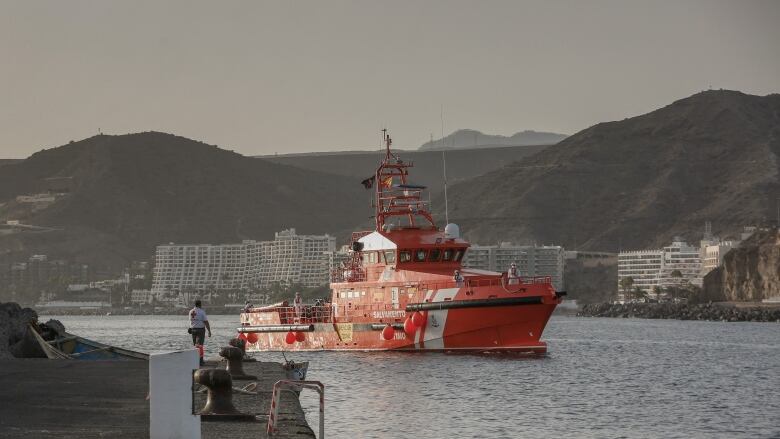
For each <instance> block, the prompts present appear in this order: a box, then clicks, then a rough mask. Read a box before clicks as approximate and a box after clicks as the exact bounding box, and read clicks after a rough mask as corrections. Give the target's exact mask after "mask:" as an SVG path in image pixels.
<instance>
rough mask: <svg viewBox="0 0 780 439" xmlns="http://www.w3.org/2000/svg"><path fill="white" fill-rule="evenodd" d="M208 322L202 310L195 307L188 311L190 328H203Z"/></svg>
mask: <svg viewBox="0 0 780 439" xmlns="http://www.w3.org/2000/svg"><path fill="white" fill-rule="evenodd" d="M208 320H209V318H208V317H206V311H203V309H201V308H198V307H197V306H196V307H195V308H192V309H191V310H190V328H205V327H206V322H207V321H208Z"/></svg>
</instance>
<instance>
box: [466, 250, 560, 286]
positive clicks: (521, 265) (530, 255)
mask: <svg viewBox="0 0 780 439" xmlns="http://www.w3.org/2000/svg"><path fill="white" fill-rule="evenodd" d="M564 254H565V252H564V250H563V247H561V246H557V245H545V246H535V245H513V244H511V243H508V242H502V243H501V244H500V245H493V246H481V245H472V246H471V247H469V249H468V250H467V251H466V255H465V256H464V257H463V266H464V267H467V268H476V269H481V270H490V271H498V272H502V271H507V270H508V269H509V266H510V265H511V264H512V263H513V262H514V263H515V264H517V269H518V272H519V274H520V276H528V277H533V276H550V277H551V278H552V283H553V286H554V287H555V289H556V290H557V291H563V290H564V286H565V285H564V277H563V270H564V266H565V262H564V261H565V257H564Z"/></svg>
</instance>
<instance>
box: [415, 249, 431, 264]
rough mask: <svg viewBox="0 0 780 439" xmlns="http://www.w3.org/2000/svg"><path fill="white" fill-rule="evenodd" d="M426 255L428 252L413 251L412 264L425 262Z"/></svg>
mask: <svg viewBox="0 0 780 439" xmlns="http://www.w3.org/2000/svg"><path fill="white" fill-rule="evenodd" d="M427 255H428V252H427V251H425V250H422V249H420V250H415V252H414V262H425V257H426V256H427Z"/></svg>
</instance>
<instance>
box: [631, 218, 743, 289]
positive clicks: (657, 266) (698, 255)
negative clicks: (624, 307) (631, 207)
mask: <svg viewBox="0 0 780 439" xmlns="http://www.w3.org/2000/svg"><path fill="white" fill-rule="evenodd" d="M754 231H755V227H745V229H744V232H743V233H742V236H741V239H742V240H745V239H747V238H748V237H749V236H750V235H751V234H752V233H753V232H754ZM739 242H740V241H721V240H720V238H718V237H716V236H712V234H711V233H710V226H709V223H708V224H707V228H706V229H705V233H704V238H703V239H702V240H701V242H700V245H699V246H698V247H694V246H692V245H689V244H688V243H686V242H685V241H684V240H683V239H682V238H680V237H675V238H674V240H673V242H672V244H671V245H669V246H666V247H664V248H663V249H657V250H638V251H624V252H620V253H619V254H618V291H619V294H618V296H619V297H621V298H622V297H623V288H622V287H621V281H622V280H623V279H625V278H628V277H630V278H631V280H632V281H633V283H632V286H631V289H632V290H633V289H637V288H638V289H640V290H642V291H644V292H646V293H654V292H655V291H656V288H660V289H664V288H669V287H679V286H681V285H695V286H698V287H701V286H702V281H703V278H704V276H705V275H706V274H707V273H709V272H710V271H712V270H714V269H715V268H717V267H718V266H720V265H721V264H722V263H723V256H724V255H725V254H726V253H728V251H729V250H731V249H732V248H734V247H736V246H738V245H739Z"/></svg>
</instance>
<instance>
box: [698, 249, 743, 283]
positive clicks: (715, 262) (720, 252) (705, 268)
mask: <svg viewBox="0 0 780 439" xmlns="http://www.w3.org/2000/svg"><path fill="white" fill-rule="evenodd" d="M738 245H739V241H721V242H718V243H717V244H711V245H705V246H703V247H702V249H701V252H702V260H701V274H702V277H704V276H705V275H706V274H707V273H709V272H710V271H712V270H714V269H716V268H718V267H720V266H721V265H723V256H724V255H725V254H726V253H728V252H729V250H731V249H732V248H734V247H736V246H738Z"/></svg>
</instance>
